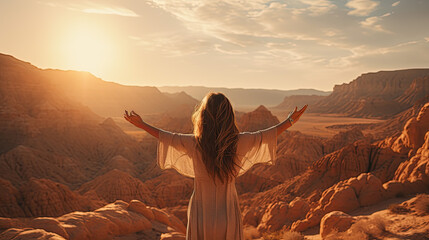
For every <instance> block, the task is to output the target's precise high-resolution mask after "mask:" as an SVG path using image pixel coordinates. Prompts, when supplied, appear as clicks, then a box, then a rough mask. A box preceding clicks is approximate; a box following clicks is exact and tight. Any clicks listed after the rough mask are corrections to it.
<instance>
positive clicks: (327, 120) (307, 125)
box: [273, 112, 384, 137]
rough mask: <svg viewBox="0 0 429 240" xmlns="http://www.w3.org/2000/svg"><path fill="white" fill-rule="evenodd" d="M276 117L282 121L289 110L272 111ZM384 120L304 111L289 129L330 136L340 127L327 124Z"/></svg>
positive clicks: (366, 122) (365, 122)
mask: <svg viewBox="0 0 429 240" xmlns="http://www.w3.org/2000/svg"><path fill="white" fill-rule="evenodd" d="M273 114H274V115H275V116H277V118H278V119H279V120H280V121H282V120H284V119H286V117H287V116H288V115H289V112H273ZM383 121H384V120H378V119H367V118H351V117H344V116H341V115H336V114H319V113H304V114H303V115H302V117H301V118H300V119H299V122H298V123H297V124H296V125H294V126H292V127H291V128H290V130H291V131H300V132H302V133H304V134H308V135H313V136H320V137H332V136H333V135H335V134H337V133H338V132H339V131H340V130H341V129H332V128H327V127H328V126H332V125H338V124H341V125H342V124H369V123H379V122H383Z"/></svg>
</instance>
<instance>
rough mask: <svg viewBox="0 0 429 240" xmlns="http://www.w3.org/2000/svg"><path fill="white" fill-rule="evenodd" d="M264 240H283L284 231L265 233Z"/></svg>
mask: <svg viewBox="0 0 429 240" xmlns="http://www.w3.org/2000/svg"><path fill="white" fill-rule="evenodd" d="M262 238H263V239H264V240H279V239H282V231H277V232H270V233H263V234H262Z"/></svg>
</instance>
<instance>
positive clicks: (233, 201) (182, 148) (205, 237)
mask: <svg viewBox="0 0 429 240" xmlns="http://www.w3.org/2000/svg"><path fill="white" fill-rule="evenodd" d="M276 148H277V129H276V128H275V127H272V128H269V129H266V130H262V131H257V132H244V133H240V134H239V137H238V143H237V153H236V156H237V157H238V163H239V164H240V166H241V169H240V170H239V175H242V174H243V173H245V172H246V171H247V170H248V169H250V168H251V167H252V166H253V165H254V164H256V163H264V162H265V163H271V164H273V163H274V161H275V159H276ZM157 161H158V165H159V167H160V168H161V169H167V168H174V169H176V170H177V171H178V172H179V173H180V174H182V175H184V176H187V177H191V178H194V192H193V193H192V196H191V199H190V201H189V206H188V212H187V214H188V224H187V230H186V239H189V240H210V239H214V240H221V239H228V240H235V239H240V240H242V239H244V237H243V223H242V219H241V211H240V207H239V204H238V195H237V191H236V189H235V179H234V180H233V181H230V182H228V183H225V184H222V183H221V182H220V181H219V180H218V179H217V180H216V181H214V180H213V179H212V178H211V177H210V176H209V175H208V173H207V170H206V168H205V165H204V163H203V161H202V157H201V152H200V151H199V150H198V148H197V146H196V140H195V137H194V135H192V134H179V133H171V132H167V131H161V132H160V133H159V144H158V159H157Z"/></svg>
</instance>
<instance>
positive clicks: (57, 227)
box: [28, 217, 69, 239]
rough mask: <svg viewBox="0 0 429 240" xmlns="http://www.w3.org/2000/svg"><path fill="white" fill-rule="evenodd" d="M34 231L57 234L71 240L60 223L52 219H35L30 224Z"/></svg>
mask: <svg viewBox="0 0 429 240" xmlns="http://www.w3.org/2000/svg"><path fill="white" fill-rule="evenodd" d="M28 225H29V226H31V227H32V228H34V229H43V230H45V231H46V232H52V233H56V234H58V235H60V236H62V237H63V238H65V239H69V235H68V233H67V231H66V230H65V229H64V227H63V226H62V225H61V223H60V221H58V220H57V219H55V218H51V217H39V218H34V219H32V220H31V221H30V223H29V224H28Z"/></svg>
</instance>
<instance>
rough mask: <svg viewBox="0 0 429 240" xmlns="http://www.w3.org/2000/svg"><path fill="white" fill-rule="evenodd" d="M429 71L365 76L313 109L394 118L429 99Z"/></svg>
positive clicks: (358, 115)
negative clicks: (417, 102)
mask: <svg viewBox="0 0 429 240" xmlns="http://www.w3.org/2000/svg"><path fill="white" fill-rule="evenodd" d="M428 82H429V69H407V70H396V71H380V72H376V73H365V74H362V75H361V76H359V77H358V78H356V79H355V80H353V81H352V82H350V83H345V84H342V85H336V86H335V87H334V91H333V92H332V94H330V95H329V96H328V97H326V98H324V99H322V100H320V101H318V102H317V103H315V104H314V106H313V107H312V108H311V109H309V110H310V111H313V112H319V113H339V114H345V115H347V116H352V117H381V118H387V117H391V116H393V115H395V114H397V113H399V112H402V111H404V110H406V109H408V108H410V107H411V106H412V105H413V104H414V103H415V102H416V101H418V100H419V99H422V98H424V97H425V96H427V95H429V83H428Z"/></svg>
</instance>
